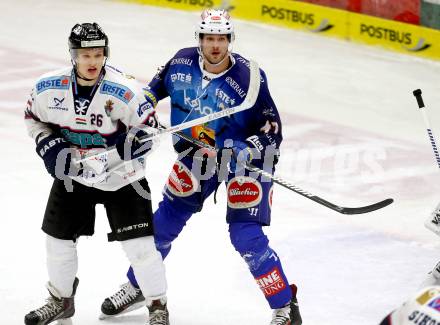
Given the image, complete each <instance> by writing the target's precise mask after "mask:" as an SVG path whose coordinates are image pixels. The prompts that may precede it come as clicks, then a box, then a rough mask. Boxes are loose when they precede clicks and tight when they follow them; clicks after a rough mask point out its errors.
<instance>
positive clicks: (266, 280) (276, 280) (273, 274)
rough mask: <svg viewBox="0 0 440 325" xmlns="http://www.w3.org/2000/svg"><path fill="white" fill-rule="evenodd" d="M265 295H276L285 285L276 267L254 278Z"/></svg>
mask: <svg viewBox="0 0 440 325" xmlns="http://www.w3.org/2000/svg"><path fill="white" fill-rule="evenodd" d="M255 281H257V283H258V285H259V286H260V289H261V291H263V293H264V295H265V296H266V297H271V296H273V295H276V294H277V293H279V292H280V291H281V290H283V289H285V288H286V287H287V285H286V282H285V281H284V279H283V277H282V276H281V273H280V270H279V269H278V267H275V268H273V269H272V270H271V271H269V272H267V273H266V274H264V275H262V276H260V277H258V278H256V279H255Z"/></svg>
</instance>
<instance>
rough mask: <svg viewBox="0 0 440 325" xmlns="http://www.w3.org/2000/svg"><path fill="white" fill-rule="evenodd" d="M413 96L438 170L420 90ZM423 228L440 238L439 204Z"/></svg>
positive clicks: (415, 91)
mask: <svg viewBox="0 0 440 325" xmlns="http://www.w3.org/2000/svg"><path fill="white" fill-rule="evenodd" d="M413 95H414V96H415V97H416V99H417V104H418V106H419V109H420V112H421V113H422V116H423V121H424V122H425V126H426V131H427V132H428V137H429V142H430V143H431V147H432V150H433V151H434V157H435V161H436V162H437V166H438V167H439V168H440V155H439V152H438V146H437V143H436V141H435V137H434V133H433V132H432V129H431V124H430V123H429V119H428V115H427V114H426V109H425V103H424V102H423V98H422V91H421V90H420V89H416V90H414V91H413ZM425 227H426V228H428V229H429V230H431V231H432V232H434V233H435V234H437V235H439V236H440V204H438V205H437V207H436V208H435V210H434V211H433V212H432V213H431V215H430V216H429V217H428V219H426V221H425Z"/></svg>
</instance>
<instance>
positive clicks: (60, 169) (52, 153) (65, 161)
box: [36, 134, 77, 178]
mask: <svg viewBox="0 0 440 325" xmlns="http://www.w3.org/2000/svg"><path fill="white" fill-rule="evenodd" d="M69 148H70V145H69V143H68V142H67V141H66V140H65V139H64V138H63V137H62V136H60V135H56V134H51V135H49V136H47V137H46V138H44V139H42V140H41V141H39V142H38V143H37V148H36V151H37V154H38V155H39V156H40V157H41V158H42V159H43V161H44V165H45V166H46V169H47V172H48V173H49V174H50V175H51V176H52V177H54V178H55V177H60V176H62V175H69V173H72V174H73V173H74V171H73V169H74V168H73V166H71V165H73V164H71V162H72V154H71V153H66V152H64V155H65V156H60V159H59V165H58V166H57V158H58V155H59V154H60V153H61V151H62V150H64V149H69ZM71 167H72V168H71ZM76 172H77V170H76ZM76 174H77V173H76Z"/></svg>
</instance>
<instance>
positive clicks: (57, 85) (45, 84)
mask: <svg viewBox="0 0 440 325" xmlns="http://www.w3.org/2000/svg"><path fill="white" fill-rule="evenodd" d="M69 86H70V78H69V77H67V76H61V77H49V78H44V79H41V80H40V81H39V82H38V83H37V94H40V93H42V92H43V91H45V90H48V89H69Z"/></svg>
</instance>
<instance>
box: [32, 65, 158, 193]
mask: <svg viewBox="0 0 440 325" xmlns="http://www.w3.org/2000/svg"><path fill="white" fill-rule="evenodd" d="M104 71H105V74H103V77H101V79H100V80H99V81H98V83H97V84H96V91H95V93H94V95H93V97H92V98H91V99H90V101H89V102H88V103H82V102H78V101H77V102H76V103H75V102H74V101H75V96H74V93H73V92H75V91H76V89H77V88H76V87H77V84H76V79H75V75H74V73H73V69H72V67H69V68H65V69H61V70H58V71H54V72H51V73H47V74H45V75H43V76H41V77H40V78H39V79H38V81H37V82H36V84H35V85H34V88H33V89H32V93H31V96H30V99H29V100H28V102H27V107H26V111H25V121H26V126H27V129H28V133H29V135H30V136H31V137H32V138H34V139H36V138H37V136H39V135H40V134H43V135H49V134H52V133H54V132H58V133H60V134H62V135H63V136H64V138H65V139H66V140H67V141H69V142H70V143H71V145H72V147H73V148H75V149H77V150H76V153H77V155H76V157H77V158H79V157H82V156H84V155H85V154H88V153H91V151H92V152H96V151H98V152H99V151H104V150H105V148H107V147H109V146H112V145H114V143H115V141H116V138H117V136H118V135H120V134H121V133H123V132H126V131H127V130H128V128H130V127H132V126H138V125H140V124H146V125H149V126H152V127H157V125H158V122H157V119H156V115H155V111H154V108H153V107H152V106H151V104H149V103H148V102H147V101H145V98H144V95H143V92H142V89H141V86H140V85H139V84H138V83H137V82H136V81H135V80H134V79H130V78H128V77H127V76H125V75H124V74H123V73H121V72H119V71H118V70H116V69H115V68H113V67H111V66H108V65H107V66H106V67H105V68H104ZM85 104H88V105H85ZM94 163H96V161H95V162H93V161H91V162H90V165H93V164H94ZM99 164H100V165H101V166H102V167H103V168H102V170H107V172H105V173H104V172H103V173H102V174H100V175H99V177H96V175H94V177H90V174H89V173H84V175H82V176H77V177H73V179H74V180H75V181H77V182H79V183H81V184H84V185H86V186H93V187H96V188H98V189H101V190H105V191H115V190H117V189H119V188H121V187H123V186H125V185H128V184H130V183H132V182H134V181H136V180H139V179H141V178H142V177H144V176H145V174H144V165H145V159H144V157H141V158H138V159H135V160H132V161H129V162H124V163H123V162H122V161H121V159H120V158H119V156H118V154H117V153H116V152H113V153H112V154H110V155H103V156H102V157H100V159H99ZM95 165H96V164H95ZM118 166H120V167H118ZM95 170H96V166H95ZM109 170H111V172H110V173H109V172H108V171H109Z"/></svg>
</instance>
